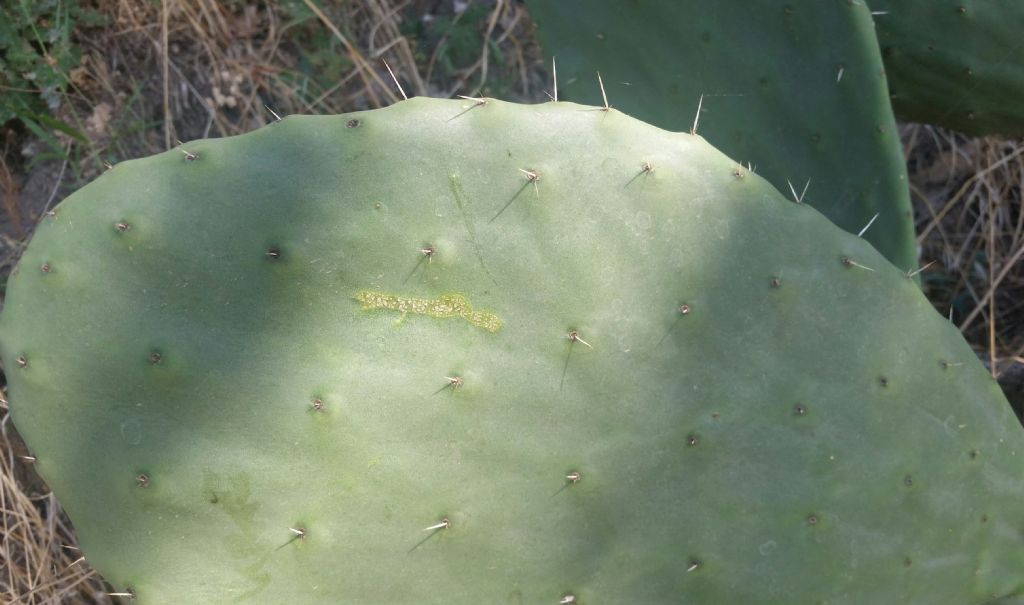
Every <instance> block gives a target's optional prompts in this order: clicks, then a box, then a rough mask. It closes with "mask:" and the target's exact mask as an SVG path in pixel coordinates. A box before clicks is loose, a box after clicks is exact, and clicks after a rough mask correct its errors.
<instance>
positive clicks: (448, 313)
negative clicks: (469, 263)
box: [354, 290, 502, 332]
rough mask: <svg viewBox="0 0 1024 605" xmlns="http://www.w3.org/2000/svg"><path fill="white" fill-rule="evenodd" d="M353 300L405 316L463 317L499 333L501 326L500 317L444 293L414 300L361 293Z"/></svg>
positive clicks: (363, 291) (368, 307)
mask: <svg viewBox="0 0 1024 605" xmlns="http://www.w3.org/2000/svg"><path fill="white" fill-rule="evenodd" d="M354 298H355V299H356V300H358V301H359V302H361V303H363V309H364V310H369V309H388V310H390V311H399V312H401V313H402V314H403V315H404V314H406V313H416V314H417V315H427V316H429V317H436V318H439V319H445V318H449V317H461V318H462V319H465V320H466V321H468V322H469V323H471V324H473V325H474V326H476V327H478V328H483V329H485V330H487V331H488V332H497V331H498V330H500V329H501V326H502V321H501V318H500V317H498V316H497V315H495V314H494V313H490V312H487V311H474V310H473V305H471V304H469V301H468V300H467V299H466V297H465V296H463V295H461V294H445V295H444V296H441V297H439V298H414V297H405V296H398V295H397V294H387V293H384V292H371V291H369V290H362V291H360V292H357V293H356V295H355V297H354Z"/></svg>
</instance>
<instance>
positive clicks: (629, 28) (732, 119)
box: [527, 0, 917, 270]
mask: <svg viewBox="0 0 1024 605" xmlns="http://www.w3.org/2000/svg"><path fill="white" fill-rule="evenodd" d="M527 5H528V7H529V9H530V14H531V16H532V17H533V18H534V20H535V21H536V22H537V27H538V33H539V34H540V38H541V41H542V43H543V46H544V48H545V51H546V52H547V53H548V54H549V55H554V56H555V58H556V66H557V73H558V94H559V95H560V97H564V98H565V99H566V100H571V101H580V102H586V103H592V104H600V103H602V97H601V91H600V89H599V87H598V82H597V78H596V77H595V70H596V71H600V72H601V75H602V80H603V82H604V88H605V91H606V92H607V96H608V101H609V103H611V105H613V106H615V107H617V108H619V109H621V110H622V111H624V112H626V113H628V114H630V115H633V116H636V117H638V118H640V119H642V120H645V121H648V122H651V123H652V124H655V125H657V126H660V127H662V128H667V129H669V130H679V131H682V130H690V129H691V127H692V125H693V122H694V117H695V115H696V113H697V107H698V104H700V105H701V107H702V112H701V116H700V120H699V124H698V131H699V133H700V134H702V135H703V136H705V137H706V138H707V139H708V141H710V142H711V143H712V144H713V145H715V146H716V147H718V148H719V149H721V150H722V151H724V152H725V153H726V154H728V155H729V156H731V157H733V158H735V159H736V160H738V161H740V162H742V163H744V165H746V164H747V163H748V162H749V163H750V164H751V166H753V168H754V169H755V171H756V172H757V173H758V174H760V175H762V176H764V177H765V178H766V179H768V180H769V181H771V183H772V184H773V185H775V187H776V188H777V189H778V190H779V191H781V192H783V194H784V195H785V196H787V197H790V196H791V190H790V183H792V185H793V188H794V189H795V190H796V194H797V195H800V194H802V193H803V191H804V186H805V184H807V183H808V181H809V182H810V186H809V187H808V188H807V190H806V196H805V197H804V201H806V202H807V203H808V204H811V205H812V206H814V207H815V208H817V209H818V210H819V211H821V212H822V213H823V214H825V216H827V217H829V218H830V219H832V221H833V222H835V223H836V224H837V225H839V226H840V227H842V228H843V229H846V230H847V231H850V232H852V233H858V232H860V230H861V229H863V228H864V226H865V225H867V224H868V223H869V222H870V221H871V219H872V218H873V217H874V216H875V215H876V214H877V215H879V216H878V220H877V221H875V222H874V224H872V226H871V228H870V229H869V230H868V231H867V233H866V234H865V237H866V238H867V239H868V241H870V242H871V243H872V244H874V246H875V247H876V248H878V250H879V251H881V252H882V253H883V254H884V255H885V256H886V257H887V258H888V259H889V260H890V261H892V262H893V264H895V265H896V266H898V267H902V268H903V269H905V270H906V269H910V268H912V267H914V266H915V264H916V262H917V246H916V241H915V239H914V226H913V216H912V211H911V205H910V190H909V187H908V185H907V179H906V166H905V162H904V159H903V150H902V147H901V146H900V141H899V135H898V132H897V130H896V122H895V118H894V117H893V111H892V107H891V105H890V103H889V98H888V90H887V88H886V83H885V76H884V73H883V69H882V60H881V57H880V55H879V51H878V43H877V41H876V39H875V31H874V25H873V24H872V21H871V15H870V13H869V11H868V9H867V7H866V6H865V5H864V3H863V2H850V1H848V0H788V1H782V0H759V1H757V2H708V1H707V0H631V1H630V2H626V3H614V2H589V1H588V0H529V1H528V2H527ZM702 95H703V101H702V102H701V97H702Z"/></svg>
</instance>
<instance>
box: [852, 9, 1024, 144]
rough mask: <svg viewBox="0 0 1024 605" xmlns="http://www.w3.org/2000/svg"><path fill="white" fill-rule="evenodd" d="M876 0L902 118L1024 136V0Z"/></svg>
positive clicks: (880, 32)
mask: <svg viewBox="0 0 1024 605" xmlns="http://www.w3.org/2000/svg"><path fill="white" fill-rule="evenodd" d="M870 4H871V9H872V10H873V11H875V14H876V16H875V23H876V24H877V28H878V41H879V44H880V45H881V47H882V57H883V58H884V60H885V69H886V73H887V74H888V77H889V86H890V89H891V93H892V104H893V107H894V108H895V109H896V112H897V114H898V115H899V116H900V117H901V118H903V119H906V120H914V121H917V122H929V123H933V124H939V125H941V126H946V127H948V128H954V129H956V130H960V131H962V132H966V133H969V134H975V135H982V134H1004V135H1014V136H1019V135H1022V134H1024V44H1022V43H1021V38H1020V35H1021V28H1022V27H1024V2H1021V1H1020V0H980V1H979V0H870Z"/></svg>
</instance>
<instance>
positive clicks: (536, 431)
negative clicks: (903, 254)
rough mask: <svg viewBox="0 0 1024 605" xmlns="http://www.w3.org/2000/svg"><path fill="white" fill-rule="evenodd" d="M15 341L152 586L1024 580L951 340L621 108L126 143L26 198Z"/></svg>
mask: <svg viewBox="0 0 1024 605" xmlns="http://www.w3.org/2000/svg"><path fill="white" fill-rule="evenodd" d="M44 267H45V270H44V269H43V268H44ZM570 334H574V335H575V336H574V337H570ZM0 355H2V359H3V362H4V367H5V368H6V369H7V375H8V379H9V385H10V387H9V398H10V402H11V413H12V415H13V417H14V421H15V422H16V425H17V427H18V429H19V431H21V432H22V434H23V435H24V437H25V439H26V441H27V443H28V444H29V446H30V448H31V449H32V451H33V455H35V456H36V457H37V459H38V460H37V464H38V469H39V472H40V473H41V474H42V476H43V477H44V478H45V479H46V480H47V481H48V482H49V484H50V486H51V487H52V488H53V489H54V491H55V492H56V493H57V494H58V496H59V497H60V498H61V500H62V502H63V504H64V505H65V507H66V509H67V511H68V514H69V515H70V517H71V519H72V520H73V522H74V523H75V526H76V528H77V530H78V533H79V537H80V539H81V545H82V548H83V549H84V553H85V555H86V556H87V557H88V560H89V561H90V562H91V563H92V564H93V565H94V566H95V567H96V568H97V569H98V570H99V571H100V572H101V573H102V574H103V575H104V576H105V577H106V578H107V579H108V580H110V581H111V582H112V583H113V584H114V586H116V587H118V589H120V590H123V591H126V592H127V591H131V592H133V593H134V594H135V599H134V601H135V603H137V604H138V605H157V604H159V605H163V604H175V605H176V604H181V603H271V604H276V603H296V604H302V605H305V604H310V603H324V604H327V603H330V604H338V603H343V604H367V605H370V604H380V603H392V604H411V603H416V604H437V605H442V604H443V605H462V604H465V605H470V604H472V605H478V604H479V603H485V602H486V603H491V602H493V603H516V604H518V603H524V604H525V603H539V604H544V603H549V604H552V605H555V604H558V603H560V602H562V603H569V602H574V603H580V604H583V605H591V604H593V605H597V604H600V603H606V604H608V603H651V604H662V603H680V602H684V603H695V604H723V603H744V604H754V605H759V604H783V603H784V604H793V603H828V604H830V605H843V604H849V605H863V604H865V603H929V604H935V605H943V604H949V605H967V604H971V605H977V604H980V603H984V602H986V601H989V600H991V599H992V598H995V597H999V596H1002V595H1008V594H1013V593H1015V591H1019V590H1021V589H1022V588H1024V544H1022V539H1021V528H1022V527H1024V509H1022V508H1021V506H1020V502H1021V501H1022V496H1024V493H1022V492H1024V488H1022V486H1024V483H1022V478H1024V469H1022V461H1024V438H1022V437H1024V435H1022V430H1021V428H1020V426H1019V425H1018V423H1017V422H1016V421H1015V419H1014V417H1013V414H1012V412H1011V410H1010V408H1009V406H1008V405H1007V404H1006V401H1005V399H1004V398H1003V396H1002V394H1001V392H1000V390H999V388H998V387H997V385H996V383H995V381H993V380H992V379H991V378H990V377H989V376H988V374H987V373H986V372H985V370H984V369H983V367H982V366H981V365H980V363H979V362H978V361H977V359H976V358H975V356H974V354H973V353H972V351H971V349H970V348H969V347H968V345H967V344H966V343H965V342H964V341H963V339H962V338H961V337H960V335H959V333H958V331H957V330H956V328H955V327H954V326H953V325H951V324H949V322H947V321H946V320H945V319H944V318H942V317H940V316H939V315H938V314H936V313H935V311H934V310H933V309H932V308H931V306H930V305H929V303H928V302H927V301H926V300H925V298H924V297H923V296H922V294H921V293H920V291H919V290H918V288H917V287H916V286H915V284H914V283H913V282H912V281H911V280H909V279H907V277H906V275H905V273H904V272H903V271H902V270H900V269H897V268H895V267H893V266H892V265H889V264H888V263H887V262H886V261H885V260H884V259H883V257H882V256H881V255H880V254H878V253H877V252H876V251H875V250H874V249H873V248H872V246H870V245H869V244H868V243H867V242H866V241H864V240H863V239H860V238H857V237H854V236H852V235H850V234H848V233H846V232H843V231H842V230H840V229H838V228H837V227H835V226H834V225H833V224H832V223H830V222H829V221H828V220H827V219H826V218H824V217H823V216H822V215H820V214H819V213H818V212H817V211H815V210H814V209H813V208H811V207H810V206H807V205H798V204H795V203H794V202H792V201H790V200H787V199H785V198H783V197H782V196H781V195H779V194H778V192H777V191H776V190H775V189H774V188H773V187H772V186H771V185H770V184H769V183H768V182H767V181H765V180H763V179H762V178H761V177H759V176H757V175H756V174H752V173H750V172H749V171H747V170H746V169H745V168H743V167H741V166H740V165H739V164H737V163H736V162H734V161H732V160H730V159H729V158H727V157H726V156H725V155H722V154H721V153H720V152H718V151H717V150H715V149H714V148H712V147H711V146H710V145H709V144H708V143H707V142H705V141H704V140H703V139H702V138H701V137H699V136H692V135H689V134H674V133H669V132H666V131H662V130H660V129H657V128H655V127H652V126H649V125H647V124H644V123H642V122H639V121H637V120H634V119H633V118H630V117H628V116H625V115H624V114H621V113H619V112H618V111H617V110H614V109H613V110H609V111H604V110H601V109H595V108H591V107H583V106H579V105H575V104H572V103H547V104H543V105H535V106H521V105H514V104H509V103H502V102H499V101H493V100H488V101H487V102H486V103H483V104H478V105H475V104H473V102H458V101H442V100H429V99H413V100H410V101H406V102H402V103H399V104H397V105H394V106H392V107H389V108H386V109H381V110H376V111H371V112H363V113H355V114H350V115H344V116H292V117H288V118H286V119H284V120H283V121H281V122H277V123H274V124H272V125H270V126H267V127H266V128H263V129H261V130H258V131H256V132H253V133H250V134H246V135H243V136H239V137H233V138H228V139H220V140H203V141H194V142H190V143H186V144H184V145H183V146H182V147H181V148H179V149H175V150H172V151H169V152H167V153H163V154H160V155H157V156H154V157H150V158H146V159H142V160H135V161H129V162H124V163H122V164H119V165H117V166H115V167H114V168H113V169H112V170H110V171H108V172H107V173H106V174H104V175H103V176H102V177H101V178H99V179H98V180H97V181H95V182H94V183H92V184H90V185H89V186H87V187H85V188H83V189H82V190H80V191H79V192H77V193H76V194H74V195H72V196H71V197H70V198H69V199H68V200H66V201H65V202H64V203H62V204H61V205H60V206H59V207H58V208H57V210H56V213H55V214H54V216H52V217H49V218H47V219H46V220H45V221H44V222H43V224H41V225H40V226H39V229H38V231H37V232H36V234H35V236H34V239H33V241H32V242H31V244H30V245H29V246H28V248H27V249H26V251H25V253H24V255H23V257H22V259H21V261H20V264H19V270H18V272H17V274H16V275H15V276H13V277H12V279H11V282H10V286H9V290H8V298H7V300H6V306H5V309H4V311H3V314H2V316H0ZM574 479H576V480H574ZM431 527H433V529H429V530H426V531H425V528H431ZM570 597H571V598H570Z"/></svg>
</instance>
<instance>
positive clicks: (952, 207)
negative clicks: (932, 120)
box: [904, 125, 1024, 416]
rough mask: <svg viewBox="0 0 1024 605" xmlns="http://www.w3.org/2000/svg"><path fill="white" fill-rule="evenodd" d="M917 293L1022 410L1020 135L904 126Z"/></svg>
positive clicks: (1023, 164) (1023, 167)
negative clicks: (917, 257)
mask: <svg viewBox="0 0 1024 605" xmlns="http://www.w3.org/2000/svg"><path fill="white" fill-rule="evenodd" d="M904 141H905V146H906V151H907V157H908V159H909V161H908V167H909V172H910V183H911V192H912V194H913V196H914V202H915V208H916V211H917V216H918V222H917V232H918V234H919V235H918V243H919V245H920V247H921V259H922V263H925V264H927V263H934V264H932V265H931V266H930V267H928V268H927V269H925V270H924V271H923V272H922V277H923V283H924V286H925V293H926V294H927V295H928V298H929V299H930V300H931V301H932V303H933V304H934V305H935V306H936V308H938V309H939V310H940V311H941V312H942V313H943V314H948V315H949V316H950V317H951V319H952V321H953V322H954V323H956V325H958V326H959V327H960V330H961V332H962V333H963V335H964V337H965V338H966V339H967V341H968V342H970V343H971V344H972V346H974V348H975V350H976V351H977V352H978V354H979V357H981V359H982V360H983V361H984V362H985V363H986V365H987V366H988V368H989V370H990V371H991V372H992V375H993V376H995V377H997V378H999V379H1000V382H1001V383H1002V384H1003V387H1004V390H1006V391H1007V394H1008V395H1010V399H1011V401H1013V402H1014V403H1015V408H1016V411H1017V414H1018V416H1021V415H1022V410H1021V407H1020V401H1021V398H1020V394H1021V393H1022V385H1024V262H1021V260H1022V259H1024V211H1022V207H1021V197H1022V191H1024V141H1020V140H1010V139H1000V138H996V137H987V138H968V137H964V136H963V135H959V134H955V133H951V132H945V131H942V130H939V129H936V128H933V127H930V126H922V125H911V126H907V127H905V128H904Z"/></svg>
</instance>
